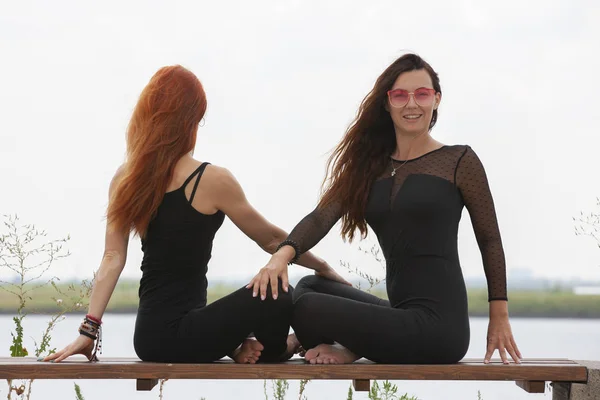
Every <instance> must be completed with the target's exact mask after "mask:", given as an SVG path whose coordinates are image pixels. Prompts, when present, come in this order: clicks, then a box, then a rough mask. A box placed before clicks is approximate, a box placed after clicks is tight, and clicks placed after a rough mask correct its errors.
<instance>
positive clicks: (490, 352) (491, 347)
mask: <svg viewBox="0 0 600 400" xmlns="http://www.w3.org/2000/svg"><path fill="white" fill-rule="evenodd" d="M494 350H496V347H494V345H493V344H492V342H491V341H488V345H487V352H486V353H485V357H483V362H484V364H488V363H489V362H490V360H491V359H492V355H493V354H494Z"/></svg>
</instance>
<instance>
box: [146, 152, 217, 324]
mask: <svg viewBox="0 0 600 400" xmlns="http://www.w3.org/2000/svg"><path fill="white" fill-rule="evenodd" d="M208 164H209V163H203V164H202V165H200V167H198V169H196V171H194V173H192V174H191V175H190V176H189V177H188V178H187V179H186V181H185V183H184V184H183V185H182V186H181V187H180V188H179V189H177V190H174V191H171V192H167V193H165V196H164V198H163V201H162V203H161V204H160V206H159V207H158V210H157V213H156V216H155V217H154V218H153V219H152V221H151V222H150V225H149V226H148V232H147V234H146V237H145V238H144V239H142V251H143V253H144V258H143V260H142V266H141V269H142V279H141V282H140V289H139V296H140V304H139V307H140V309H144V310H148V309H151V310H155V311H159V310H163V311H169V312H172V313H174V314H175V313H186V312H188V311H189V310H191V309H193V308H196V307H203V306H205V305H206V289H207V286H208V281H207V279H206V272H207V270H208V261H209V260H210V257H211V251H212V243H213V239H214V237H215V233H216V232H217V230H218V229H219V228H220V227H221V225H222V224H223V220H224V218H225V214H224V213H223V212H222V211H220V210H219V211H217V212H216V213H214V214H211V215H207V214H202V213H201V212H199V211H197V210H196V209H195V208H194V207H192V201H193V199H194V195H195V194H196V189H197V188H198V182H200V178H201V176H202V173H203V172H204V169H205V168H206V166H207V165H208ZM194 177H196V181H195V184H194V189H193V191H192V194H191V196H190V198H189V200H188V199H187V198H186V195H185V188H186V186H187V185H188V184H189V183H190V182H191V181H192V179H193V178H194ZM173 316H174V315H173Z"/></svg>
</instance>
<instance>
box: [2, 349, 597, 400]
mask: <svg viewBox="0 0 600 400" xmlns="http://www.w3.org/2000/svg"><path fill="white" fill-rule="evenodd" d="M166 378H168V379H348V380H352V381H353V384H354V388H355V389H356V390H357V391H368V390H369V387H370V380H372V379H377V380H386V379H387V380H452V381H454V380H479V381H514V382H516V383H517V385H518V386H519V387H521V388H523V389H524V390H526V391H527V392H529V393H543V392H544V390H545V387H546V382H553V383H555V384H557V383H560V384H563V386H564V385H570V384H572V383H587V381H588V368H587V367H586V366H585V365H582V364H581V363H578V362H575V361H571V360H568V359H525V360H523V362H522V363H521V364H520V365H518V364H510V365H503V364H502V363H501V362H500V361H499V360H493V361H492V362H491V363H490V364H487V365H486V364H483V362H482V361H481V360H480V359H477V360H476V359H465V360H463V361H461V362H460V363H458V364H451V365H388V364H375V363H372V362H369V361H366V360H359V361H357V362H355V363H353V364H347V365H310V364H306V363H305V362H304V361H303V360H302V359H294V360H290V361H287V362H285V363H279V364H254V365H252V364H235V363H233V362H232V361H229V360H222V361H218V362H215V363H210V364H168V363H151V362H142V361H140V360H139V359H136V358H103V359H101V361H99V362H95V363H89V362H87V361H86V360H85V359H77V358H74V359H72V360H67V361H63V362H62V363H58V364H54V363H43V362H38V361H37V360H36V359H35V358H30V357H26V358H9V357H4V358H0V379H135V380H136V381H137V390H152V388H153V387H154V386H155V385H156V384H157V383H158V380H159V379H166ZM569 387H570V386H569ZM565 398H568V397H565Z"/></svg>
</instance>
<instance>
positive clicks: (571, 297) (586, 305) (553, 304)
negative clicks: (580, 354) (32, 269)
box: [0, 280, 600, 318]
mask: <svg viewBox="0 0 600 400" xmlns="http://www.w3.org/2000/svg"><path fill="white" fill-rule="evenodd" d="M67 285H68V284H67V283H60V284H59V287H61V288H62V289H65V288H66V287H67ZM138 286H139V283H138V282H136V281H131V280H123V281H121V282H119V284H118V285H117V287H116V289H115V292H114V294H113V296H112V297H111V300H110V302H109V304H108V307H107V312H135V311H136V309H137V304H138V292H137V290H138ZM236 289H237V287H234V286H229V285H223V284H220V285H209V289H208V302H209V303H211V302H213V301H215V300H217V299H219V298H221V297H223V296H225V295H227V294H229V293H231V292H233V291H234V290H236ZM374 294H375V295H378V296H380V297H384V298H385V297H386V295H385V292H383V291H374ZM508 297H509V310H510V315H511V317H572V318H600V296H597V295H596V296H594V295H575V294H573V293H570V292H567V291H548V292H541V291H515V292H509V294H508ZM31 298H32V299H31V300H28V302H27V304H28V306H27V310H28V311H36V312H42V313H52V312H55V311H57V310H58V307H57V306H56V300H54V299H56V298H57V293H56V291H55V290H54V289H53V288H52V286H50V285H47V286H43V287H40V288H37V289H35V290H34V291H32V292H31ZM468 298H469V314H470V315H471V316H487V315H488V301H487V291H486V290H485V289H476V290H470V291H469V292H468ZM63 300H64V301H66V300H67V299H63ZM17 305H18V302H17V299H16V297H15V296H13V295H11V294H9V293H7V292H6V291H4V290H0V313H5V314H13V313H14V312H15V310H16V308H17ZM84 311H85V310H81V312H84Z"/></svg>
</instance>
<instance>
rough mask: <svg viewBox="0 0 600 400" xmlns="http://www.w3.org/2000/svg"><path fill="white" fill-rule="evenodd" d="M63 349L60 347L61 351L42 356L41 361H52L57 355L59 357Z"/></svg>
mask: <svg viewBox="0 0 600 400" xmlns="http://www.w3.org/2000/svg"><path fill="white" fill-rule="evenodd" d="M64 351H65V349H62V350H61V351H57V352H56V353H52V354H50V355H48V356H46V357H44V359H43V360H42V361H52V360H55V359H57V358H58V357H60V355H61V354H62V353H63V352H64Z"/></svg>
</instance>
